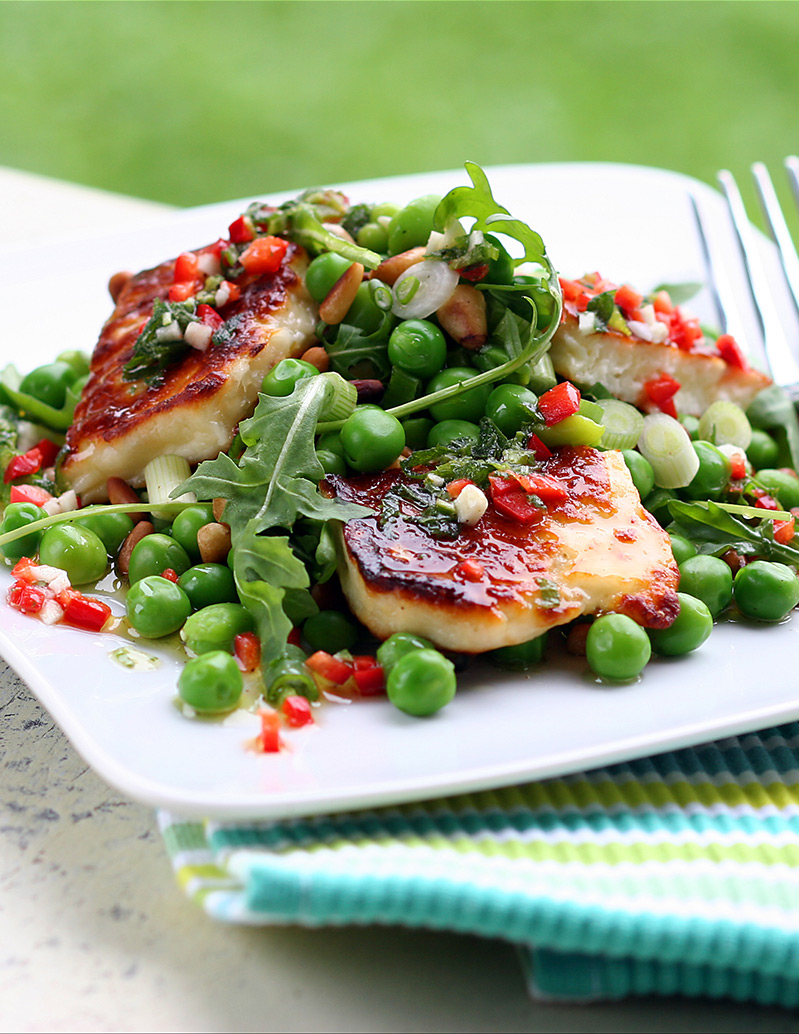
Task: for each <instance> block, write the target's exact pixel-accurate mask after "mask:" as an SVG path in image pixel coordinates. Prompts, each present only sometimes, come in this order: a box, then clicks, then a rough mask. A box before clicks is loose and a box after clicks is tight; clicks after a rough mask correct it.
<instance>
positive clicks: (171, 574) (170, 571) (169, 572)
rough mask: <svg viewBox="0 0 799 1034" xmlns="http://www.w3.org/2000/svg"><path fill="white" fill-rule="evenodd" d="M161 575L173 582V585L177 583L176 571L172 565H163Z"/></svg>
mask: <svg viewBox="0 0 799 1034" xmlns="http://www.w3.org/2000/svg"><path fill="white" fill-rule="evenodd" d="M161 577H162V578H166V580H167V581H168V582H173V583H174V584H175V585H177V583H178V573H177V571H176V570H175V569H174V568H173V567H165V568H164V570H163V571H162V572H161Z"/></svg>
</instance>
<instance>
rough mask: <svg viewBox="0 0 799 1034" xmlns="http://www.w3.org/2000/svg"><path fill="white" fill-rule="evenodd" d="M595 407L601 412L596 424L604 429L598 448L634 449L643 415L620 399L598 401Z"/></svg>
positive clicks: (640, 429) (641, 428)
mask: <svg viewBox="0 0 799 1034" xmlns="http://www.w3.org/2000/svg"><path fill="white" fill-rule="evenodd" d="M596 405H597V406H599V408H600V409H601V410H602V416H601V418H600V419H599V420H598V421H597V422H598V423H600V424H602V425H603V427H604V428H605V433H604V434H603V435H602V437H601V438H600V439H599V448H600V449H634V448H635V446H636V445H637V444H638V437H639V435H640V434H641V431H642V430H643V429H644V415H643V413H640V412H639V411H638V410H637V409H636V408H635V406H631V405H630V404H629V402H622V401H621V400H620V399H599V401H598V402H597V403H596Z"/></svg>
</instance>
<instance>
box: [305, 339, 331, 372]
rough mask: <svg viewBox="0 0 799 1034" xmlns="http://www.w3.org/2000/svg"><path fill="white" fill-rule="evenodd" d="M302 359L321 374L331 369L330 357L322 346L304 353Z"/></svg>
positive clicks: (313, 347)
mask: <svg viewBox="0 0 799 1034" xmlns="http://www.w3.org/2000/svg"><path fill="white" fill-rule="evenodd" d="M300 359H304V360H305V362H306V363H310V364H311V366H315V367H316V369H317V370H318V371H319V372H320V373H326V372H327V371H328V370H329V369H330V356H329V355H328V354H327V352H326V351H325V349H324V348H322V346H321V345H313V346H312V347H311V348H309V349H308V350H307V351H306V352H303V353H302V355H301V356H300Z"/></svg>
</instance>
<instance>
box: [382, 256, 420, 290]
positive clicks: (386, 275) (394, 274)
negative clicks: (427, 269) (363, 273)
mask: <svg viewBox="0 0 799 1034" xmlns="http://www.w3.org/2000/svg"><path fill="white" fill-rule="evenodd" d="M424 256H425V250H424V248H421V247H419V248H411V249H410V251H401V252H400V253H399V255H391V256H390V257H389V258H387V259H383V261H382V262H381V263H380V265H379V266H378V267H377V269H374V270H372V273H371V276H370V279H371V280H382V282H383V283H384V284H388V286H389V287H391V286H393V284H394V283H395V282H396V281H397V280H398V279H399V277H400V276H402V274H403V273H404V272H405V270H406V269H410V268H411V266H415V265H416V263H417V262H421V261H422V260H423V259H424Z"/></svg>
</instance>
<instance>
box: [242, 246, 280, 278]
mask: <svg viewBox="0 0 799 1034" xmlns="http://www.w3.org/2000/svg"><path fill="white" fill-rule="evenodd" d="M287 249H288V241H285V240H283V238H282V237H258V238H257V239H256V240H254V241H253V242H252V244H251V245H250V246H249V247H248V248H247V250H246V251H245V252H243V253H242V254H241V256H240V258H239V262H241V264H242V266H244V268H245V269H246V270H247V272H248V273H253V274H255V275H260V274H262V273H276V272H277V271H278V269H280V266H281V263H282V262H283V257H284V256H285V254H286V250H287Z"/></svg>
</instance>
